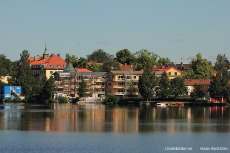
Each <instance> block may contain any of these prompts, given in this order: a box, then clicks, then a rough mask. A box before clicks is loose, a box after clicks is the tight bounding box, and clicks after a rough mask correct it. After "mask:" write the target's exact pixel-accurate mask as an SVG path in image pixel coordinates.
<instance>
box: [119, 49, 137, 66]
mask: <svg viewBox="0 0 230 153" xmlns="http://www.w3.org/2000/svg"><path fill="white" fill-rule="evenodd" d="M116 59H117V61H118V62H120V63H122V64H125V63H127V64H128V65H131V64H134V63H135V56H134V55H133V54H132V53H131V52H130V51H129V50H128V49H123V50H120V51H118V52H117V53H116Z"/></svg>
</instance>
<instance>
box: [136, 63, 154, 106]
mask: <svg viewBox="0 0 230 153" xmlns="http://www.w3.org/2000/svg"><path fill="white" fill-rule="evenodd" d="M156 85H157V80H156V79H155V72H153V71H152V70H151V67H150V66H149V67H147V68H146V69H145V70H144V72H143V74H142V76H141V77H140V79H139V81H138V89H139V92H140V94H141V95H142V97H143V98H145V99H146V101H147V102H148V99H149V98H151V97H152V96H153V94H154V91H155V87H156Z"/></svg>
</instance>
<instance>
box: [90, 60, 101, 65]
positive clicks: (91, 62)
mask: <svg viewBox="0 0 230 153" xmlns="http://www.w3.org/2000/svg"><path fill="white" fill-rule="evenodd" d="M92 64H93V61H89V62H88V65H92ZM96 64H98V65H103V63H96Z"/></svg>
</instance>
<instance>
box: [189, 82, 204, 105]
mask: <svg viewBox="0 0 230 153" xmlns="http://www.w3.org/2000/svg"><path fill="white" fill-rule="evenodd" d="M203 96H204V92H203V91H202V90H201V89H200V88H199V86H198V85H197V84H196V83H195V84H194V89H193V91H192V92H191V94H190V97H191V98H192V99H194V100H195V101H197V99H198V98H202V97H203Z"/></svg>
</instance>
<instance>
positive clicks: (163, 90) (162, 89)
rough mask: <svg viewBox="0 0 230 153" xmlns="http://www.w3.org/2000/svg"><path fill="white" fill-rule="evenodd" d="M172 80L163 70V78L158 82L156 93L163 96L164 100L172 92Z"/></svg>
mask: <svg viewBox="0 0 230 153" xmlns="http://www.w3.org/2000/svg"><path fill="white" fill-rule="evenodd" d="M170 88H171V87H170V81H169V79H168V75H167V73H166V72H163V73H162V75H161V78H160V80H159V82H158V86H157V87H156V94H157V96H158V97H159V98H163V100H164V99H165V98H167V97H168V96H169V95H170V93H171V89H170Z"/></svg>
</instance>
